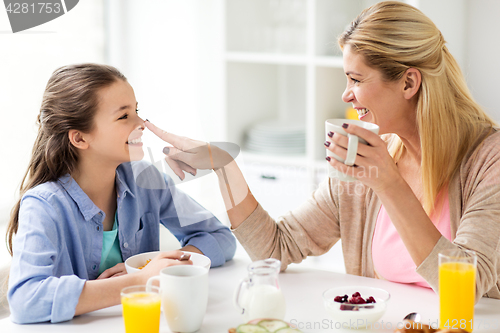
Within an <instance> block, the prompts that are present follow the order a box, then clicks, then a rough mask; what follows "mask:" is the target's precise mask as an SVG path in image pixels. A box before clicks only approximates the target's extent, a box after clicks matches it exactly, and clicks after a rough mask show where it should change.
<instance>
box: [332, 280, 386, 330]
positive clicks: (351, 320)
mask: <svg viewBox="0 0 500 333" xmlns="http://www.w3.org/2000/svg"><path fill="white" fill-rule="evenodd" d="M356 293H359V294H360V296H357V295H356ZM345 295H347V297H345ZM353 296H354V297H353ZM360 297H361V299H360ZM370 297H372V299H370V300H369V298H370ZM336 298H337V300H336ZM339 298H341V299H339ZM346 298H347V299H346ZM390 298H391V295H390V294H389V293H388V292H387V291H385V290H384V289H380V288H372V287H363V286H345V287H336V288H331V289H328V290H325V292H323V304H324V306H325V309H326V312H327V313H328V314H329V315H330V317H331V318H332V319H333V320H335V321H337V322H339V323H340V326H341V327H342V328H365V327H371V326H373V325H374V324H375V322H376V321H378V320H379V319H380V318H382V316H383V315H384V313H385V310H386V308H387V302H388V301H389V299H390ZM372 300H374V301H375V303H366V301H369V302H371V301H372ZM363 302H365V303H363Z"/></svg>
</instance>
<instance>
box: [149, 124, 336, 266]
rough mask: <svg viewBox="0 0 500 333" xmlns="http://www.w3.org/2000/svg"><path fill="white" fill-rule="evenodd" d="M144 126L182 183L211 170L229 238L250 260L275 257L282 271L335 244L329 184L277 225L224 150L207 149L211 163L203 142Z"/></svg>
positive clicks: (334, 207) (321, 252) (152, 126)
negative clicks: (228, 226)
mask: <svg viewBox="0 0 500 333" xmlns="http://www.w3.org/2000/svg"><path fill="white" fill-rule="evenodd" d="M146 126H147V127H148V129H150V130H151V131H153V132H154V133H155V134H156V135H157V136H159V137H160V138H161V139H163V140H164V141H167V142H169V143H171V144H172V145H173V147H169V149H168V152H166V154H167V157H166V160H167V163H169V165H170V166H171V168H172V170H173V171H174V172H175V173H176V174H177V175H178V176H179V177H180V178H181V179H182V178H183V177H184V172H183V170H185V171H186V172H195V170H196V169H212V166H213V169H215V172H216V174H217V176H218V180H219V186H220V189H221V193H222V196H223V198H224V204H225V206H226V209H227V213H228V216H229V219H230V221H231V225H232V227H233V229H234V230H233V231H234V234H235V235H236V237H237V238H238V239H239V240H240V242H241V243H242V245H243V246H244V247H245V249H246V250H247V252H248V253H249V254H250V256H251V257H252V259H263V258H269V257H274V258H277V259H280V260H281V262H282V268H283V269H284V268H285V267H286V266H287V265H288V264H289V263H291V262H300V261H301V260H302V259H304V258H305V257H307V256H308V255H320V254H323V253H325V252H326V251H328V250H329V249H330V248H331V247H332V246H333V245H334V244H335V243H336V242H337V241H338V240H339V238H340V227H339V224H338V216H337V215H338V213H337V212H338V210H337V208H338V207H337V206H336V204H335V202H334V199H333V198H332V194H331V189H330V183H329V182H324V183H323V184H322V185H321V187H320V189H318V190H317V191H316V192H315V193H314V194H313V195H312V197H311V199H309V200H308V201H306V202H305V203H304V204H303V205H301V206H300V207H298V208H297V209H295V210H294V211H292V212H290V213H288V214H285V215H283V217H281V218H280V219H279V220H278V223H276V221H274V220H273V219H272V218H271V217H270V216H269V214H267V212H266V211H265V210H263V209H262V207H260V206H259V205H258V203H257V201H256V200H255V198H254V197H253V195H252V194H251V192H250V190H249V189H248V185H247V183H246V181H245V178H244V177H243V174H242V173H241V170H240V169H239V168H238V165H237V163H236V162H235V161H234V160H233V159H232V158H231V156H230V155H229V154H228V153H227V152H225V151H223V150H222V149H220V148H218V147H216V146H214V145H212V146H211V147H210V150H211V153H212V161H211V160H210V153H209V148H208V145H207V143H205V142H201V141H195V140H191V139H188V138H184V137H179V136H177V135H175V134H172V133H167V132H164V131H162V130H161V129H159V128H158V127H156V126H154V125H153V124H151V123H150V122H148V121H146ZM164 152H165V151H164ZM188 167H189V168H188Z"/></svg>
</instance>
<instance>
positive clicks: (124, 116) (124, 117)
mask: <svg viewBox="0 0 500 333" xmlns="http://www.w3.org/2000/svg"><path fill="white" fill-rule="evenodd" d="M127 118H128V113H125V114H124V115H123V116H121V117H120V118H118V120H122V119H127Z"/></svg>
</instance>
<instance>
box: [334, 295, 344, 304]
mask: <svg viewBox="0 0 500 333" xmlns="http://www.w3.org/2000/svg"><path fill="white" fill-rule="evenodd" d="M333 300H334V301H335V302H339V303H344V296H335V298H334V299H333Z"/></svg>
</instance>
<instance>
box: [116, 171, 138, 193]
mask: <svg viewBox="0 0 500 333" xmlns="http://www.w3.org/2000/svg"><path fill="white" fill-rule="evenodd" d="M116 192H118V197H119V198H124V197H125V193H126V192H128V193H129V194H130V195H131V196H132V198H135V195H134V193H133V192H132V191H131V190H130V188H129V187H128V185H127V182H125V181H124V180H123V176H122V175H121V174H120V172H118V169H117V170H116Z"/></svg>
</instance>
